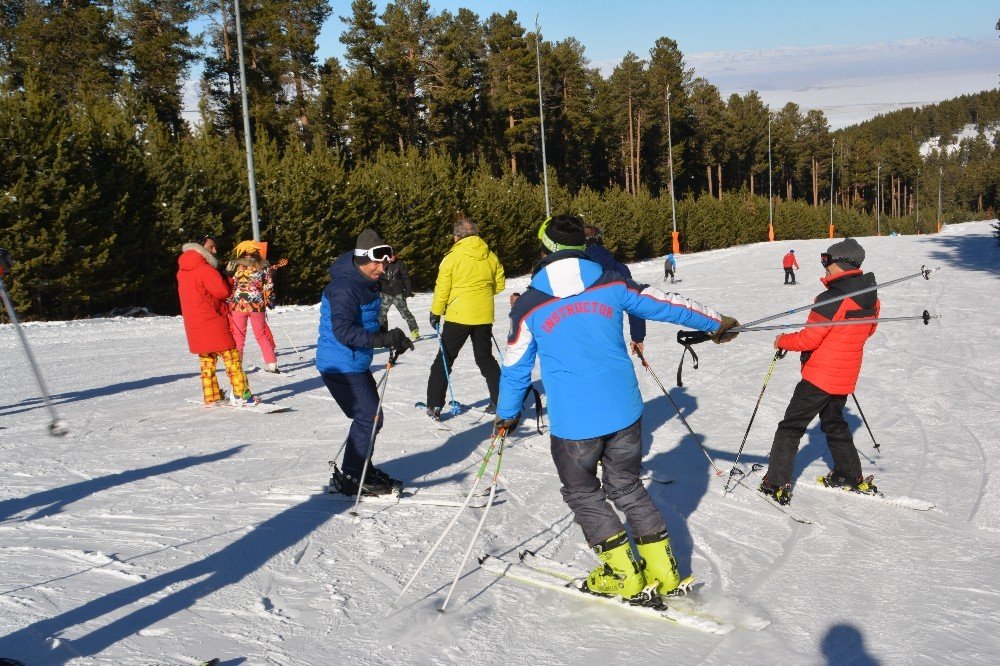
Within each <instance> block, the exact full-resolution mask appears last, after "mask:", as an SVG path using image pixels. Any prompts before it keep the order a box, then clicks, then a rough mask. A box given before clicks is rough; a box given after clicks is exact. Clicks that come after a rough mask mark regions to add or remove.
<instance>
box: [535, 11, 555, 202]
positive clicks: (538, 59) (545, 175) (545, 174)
mask: <svg viewBox="0 0 1000 666" xmlns="http://www.w3.org/2000/svg"><path fill="white" fill-rule="evenodd" d="M541 39H542V29H541V28H540V27H539V26H538V15H537V14H536V15H535V65H536V66H537V68H538V119H539V121H540V124H541V132H542V183H543V184H544V186H545V217H546V218H550V217H552V208H551V207H550V206H549V165H548V161H547V160H546V159H545V106H544V105H543V104H542V52H541V49H540V48H539V46H538V43H539V42H540V41H541Z"/></svg>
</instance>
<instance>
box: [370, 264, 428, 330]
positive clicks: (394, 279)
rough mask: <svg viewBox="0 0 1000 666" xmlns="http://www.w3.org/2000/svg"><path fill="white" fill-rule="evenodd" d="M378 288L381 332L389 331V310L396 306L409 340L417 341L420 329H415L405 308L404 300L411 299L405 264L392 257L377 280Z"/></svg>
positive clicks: (413, 320) (412, 320) (410, 315)
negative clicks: (380, 294) (379, 292)
mask: <svg viewBox="0 0 1000 666" xmlns="http://www.w3.org/2000/svg"><path fill="white" fill-rule="evenodd" d="M378 286H379V290H380V291H381V292H382V307H381V309H379V313H378V323H379V326H380V327H381V328H382V330H383V331H387V330H389V308H390V307H392V306H396V309H397V310H399V314H401V315H403V319H405V320H406V325H407V326H409V327H410V338H411V339H413V340H416V339H418V338H419V337H420V329H419V328H418V327H417V320H416V318H415V317H414V316H413V313H411V312H410V308H408V307H407V306H406V299H407V298H412V297H413V283H412V282H410V274H409V272H407V270H406V262H404V261H403V260H402V259H400V258H399V257H397V256H396V255H392V257H391V258H390V259H389V263H388V264H387V265H386V267H385V273H383V274H382V277H380V278H379V280H378Z"/></svg>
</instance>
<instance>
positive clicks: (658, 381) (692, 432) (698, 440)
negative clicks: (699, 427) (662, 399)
mask: <svg viewBox="0 0 1000 666" xmlns="http://www.w3.org/2000/svg"><path fill="white" fill-rule="evenodd" d="M636 356H638V357H639V360H640V361H642V366H643V367H644V368H646V370H648V371H649V374H650V375H652V377H653V381H655V382H656V384H657V385H658V386H659V387H660V390H661V391H663V395H665V396H667V400H669V401H670V404H671V405H673V406H674V410H675V411H676V412H677V416H678V418H680V420H681V423H683V424H684V427H685V428H687V431H688V432H689V433H691V436H692V437H694V441H696V442H698V446H700V447H701V452H702V453H704V454H705V457H706V458H708V462H709V464H710V465H711V466H712V467H713V469H715V475H716V476H722V470H721V469H719V466H718V465H716V464H715V461H714V460H713V459H712V456H711V454H709V452H708V449H706V448H705V445H704V444H702V443H701V438H700V437H698V435H696V434H694V430H692V429H691V426H690V425H688V422H687V419H685V418H684V414H682V413H681V408H680V407H678V406H677V403H676V402H674V399H673V398H671V397H670V394H669V393H667V389H666V388H665V387H664V386H663V383H662V382H661V381H660V378H659V377H657V376H656V373H655V372H653V368H652V367H650V365H649V362H648V361H646V357H645V356H643V355H642V352H640V351H636Z"/></svg>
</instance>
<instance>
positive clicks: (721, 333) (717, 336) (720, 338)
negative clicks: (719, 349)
mask: <svg viewBox="0 0 1000 666" xmlns="http://www.w3.org/2000/svg"><path fill="white" fill-rule="evenodd" d="M739 325H740V322H738V321H736V320H735V319H733V318H732V317H727V316H726V315H722V326H720V327H719V330H717V331H716V332H715V333H713V334H712V337H711V340H712V342H714V343H715V344H717V345H721V344H723V343H725V342H729V341H730V340H732V339H733V338H735V337H736V336H737V335H739V333H727V331H728V330H729V329H731V328H736V327H737V326H739Z"/></svg>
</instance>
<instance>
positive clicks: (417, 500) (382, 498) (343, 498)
mask: <svg viewBox="0 0 1000 666" xmlns="http://www.w3.org/2000/svg"><path fill="white" fill-rule="evenodd" d="M324 490H325V491H326V493H327V494H328V495H329V496H330V498H331V499H333V500H334V501H335V502H350V503H351V504H353V503H354V502H355V501H356V500H357V495H344V494H343V493H341V492H338V491H336V490H333V489H332V488H331V487H330V486H325V487H324ZM465 498H466V494H461V495H460V494H458V493H433V492H425V491H422V490H395V491H394V492H392V493H389V494H388V495H362V496H361V504H368V505H372V506H396V505H398V504H421V505H424V506H456V507H457V506H462V505H463V504H465ZM488 500H489V495H483V494H479V493H477V494H475V495H473V496H472V499H470V500H469V507H470V508H473V509H482V508H483V507H485V506H486V503H487V501H488Z"/></svg>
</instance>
